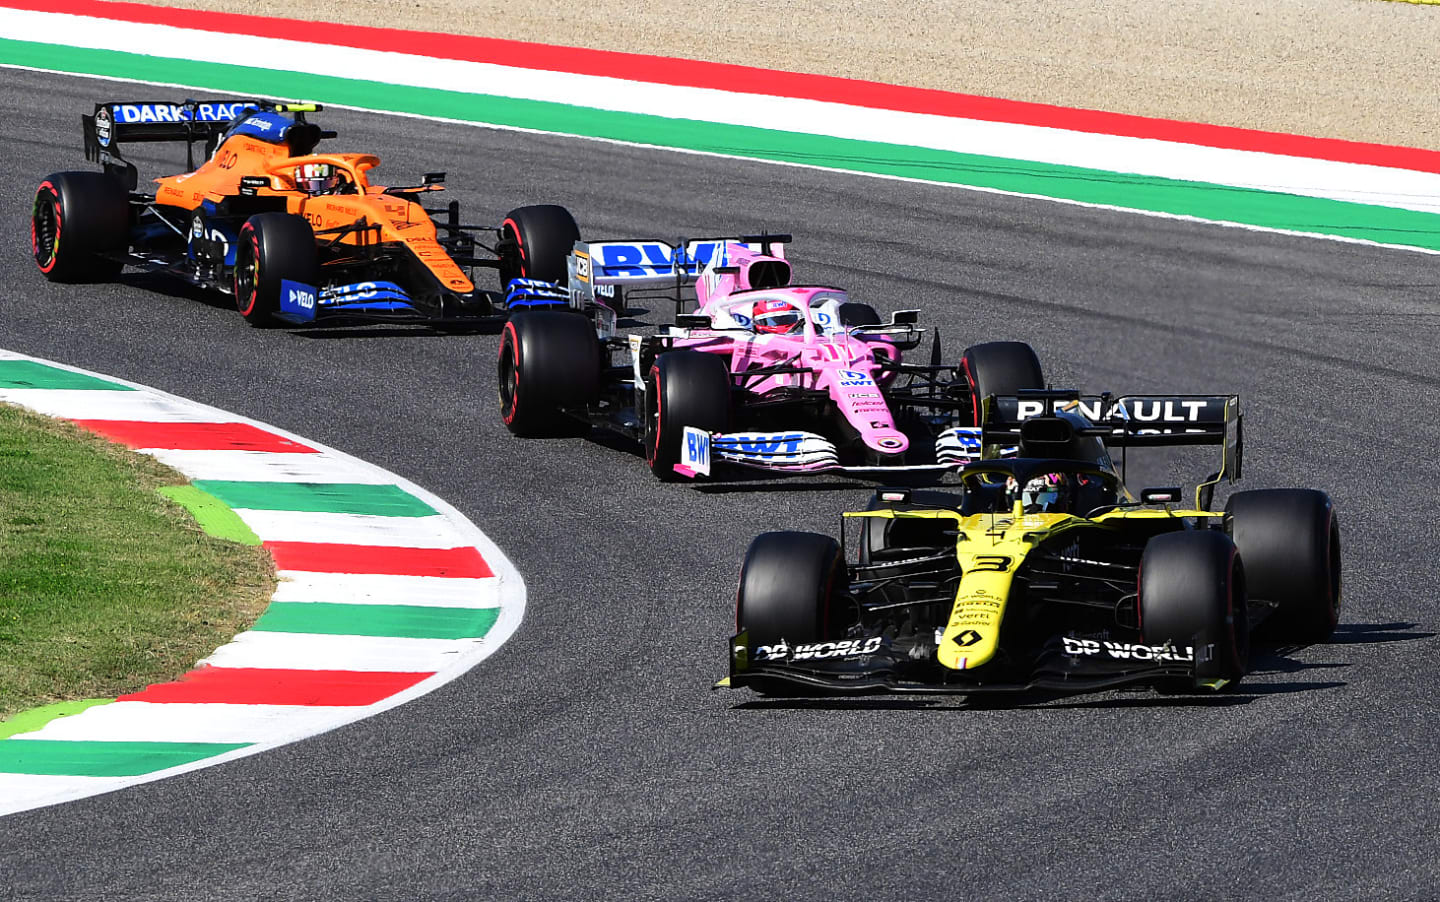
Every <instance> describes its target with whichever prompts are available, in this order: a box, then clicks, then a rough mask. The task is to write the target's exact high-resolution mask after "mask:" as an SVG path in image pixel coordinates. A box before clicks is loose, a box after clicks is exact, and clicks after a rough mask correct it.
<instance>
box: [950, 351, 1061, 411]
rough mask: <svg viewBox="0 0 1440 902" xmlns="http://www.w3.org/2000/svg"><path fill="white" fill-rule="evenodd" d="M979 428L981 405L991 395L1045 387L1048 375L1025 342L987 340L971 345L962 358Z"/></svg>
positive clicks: (961, 363) (1011, 393)
mask: <svg viewBox="0 0 1440 902" xmlns="http://www.w3.org/2000/svg"><path fill="white" fill-rule="evenodd" d="M960 368H961V370H962V371H963V372H964V374H965V379H966V381H967V382H968V383H969V384H970V400H971V403H972V404H973V405H974V408H975V415H974V421H973V425H975V426H979V425H980V405H981V403H982V402H983V401H984V400H985V399H986V398H988V397H990V396H991V395H1013V394H1015V393H1016V392H1017V391H1019V390H1021V389H1027V388H1044V387H1045V374H1044V373H1043V372H1042V371H1041V369H1040V358H1039V357H1037V356H1036V355H1035V349H1034V348H1032V347H1030V346H1029V345H1028V344H1026V343H1025V342H1023V341H987V342H985V343H984V344H978V345H971V346H970V347H968V348H966V349H965V353H964V355H962V356H961V358H960Z"/></svg>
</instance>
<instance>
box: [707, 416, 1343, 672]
mask: <svg viewBox="0 0 1440 902" xmlns="http://www.w3.org/2000/svg"><path fill="white" fill-rule="evenodd" d="M987 404H989V402H987ZM1056 405H1058V409H1047V408H1054V407H1055V406H1056ZM1027 413H1033V414H1037V415H1034V416H1028V417H1027V416H1022V415H1023V414H1027ZM1240 426H1241V424H1240V413H1239V399H1238V398H1237V397H1235V396H1213V397H1211V396H1169V397H1156V396H1145V397H1134V396H1132V397H1122V398H1112V397H1080V396H1078V395H1075V394H1073V393H1062V392H1032V393H1024V394H1022V395H1020V396H1017V397H1011V398H997V399H993V404H990V406H989V415H988V416H987V418H986V426H985V431H984V433H983V442H984V455H985V456H984V459H981V460H978V461H975V462H973V463H971V464H969V465H967V466H966V467H965V468H964V470H963V471H962V472H961V474H960V475H961V480H962V489H963V491H962V492H960V493H959V494H945V493H940V492H929V493H920V492H912V491H909V490H905V489H894V490H891V489H882V490H880V491H879V492H877V493H876V495H875V498H874V500H873V501H872V503H871V504H870V506H869V509H867V510H865V511H859V512H853V513H847V514H845V517H846V518H849V519H848V521H843V522H851V523H855V522H856V521H858V525H859V536H858V553H857V555H856V560H855V562H854V563H849V562H848V561H847V554H846V552H845V551H844V547H843V545H842V543H841V542H837V541H836V540H835V539H832V538H830V537H828V536H825V535H819V534H816V533H803V532H771V533H765V534H762V535H760V536H759V537H758V538H756V539H755V541H754V542H753V543H752V544H751V545H750V548H749V550H748V551H747V552H746V555H745V560H744V565H743V567H742V569H741V575H740V587H739V591H738V593H737V598H736V614H735V619H736V626H737V633H736V635H735V636H734V637H733V638H732V640H731V642H730V647H729V657H730V675H729V677H728V678H727V679H726V680H722V681H721V685H722V686H724V685H728V686H731V687H742V686H748V687H751V688H752V689H754V690H757V691H759V692H762V693H768V694H782V695H783V694H791V693H797V692H801V693H803V692H813V691H816V690H826V691H835V692H866V691H890V692H916V693H960V694H973V693H984V692H1002V691H1021V690H1029V689H1044V690H1053V691H1057V692H1061V693H1070V692H1081V691H1089V690H1098V689H1105V688H1110V687H1118V686H1124V685H1137V684H1138V685H1141V686H1144V685H1149V686H1153V687H1154V688H1155V689H1157V690H1160V691H1162V692H1195V691H1208V690H1214V689H1220V688H1223V687H1226V686H1229V685H1233V684H1235V683H1237V682H1238V681H1239V680H1240V679H1241V677H1243V676H1244V675H1245V673H1246V671H1247V669H1248V663H1249V648H1250V637H1251V633H1252V630H1259V631H1261V633H1257V635H1260V634H1262V633H1263V634H1268V638H1269V639H1272V640H1274V641H1277V642H1280V643H1313V642H1323V641H1325V640H1326V639H1328V638H1329V636H1330V635H1331V633H1332V632H1333V631H1334V629H1335V626H1336V622H1337V620H1338V618H1339V613H1340V529H1339V523H1338V519H1337V517H1336V513H1335V509H1334V506H1333V505H1332V504H1331V501H1330V498H1329V497H1328V496H1327V495H1326V494H1325V493H1324V492H1321V491H1315V490H1312V489H1262V490H1258V491H1244V492H1234V493H1232V494H1231V495H1230V496H1229V499H1228V500H1227V502H1226V504H1225V506H1224V508H1223V509H1221V510H1217V509H1215V507H1214V505H1213V502H1212V498H1213V493H1214V490H1215V487H1216V485H1218V484H1219V483H1221V482H1222V481H1226V480H1228V481H1230V482H1231V483H1233V482H1234V481H1235V480H1236V479H1238V478H1239V476H1240V466H1241V455H1242V441H1241V432H1240ZM1212 443H1213V444H1216V445H1219V446H1220V447H1221V448H1222V449H1223V450H1222V451H1221V465H1220V468H1219V470H1218V471H1216V472H1215V473H1212V474H1210V476H1209V477H1208V478H1207V479H1205V480H1203V481H1202V482H1201V483H1200V484H1199V485H1198V486H1197V488H1196V496H1195V505H1194V507H1188V506H1186V505H1185V504H1183V503H1182V501H1181V495H1182V490H1181V489H1180V488H1178V487H1164V488H1148V489H1143V490H1141V491H1140V492H1139V495H1138V497H1137V496H1136V495H1133V494H1131V493H1130V492H1129V491H1128V490H1127V489H1126V487H1125V484H1124V479H1123V475H1124V469H1125V468H1124V463H1123V458H1122V463H1121V466H1120V467H1118V468H1117V467H1116V466H1115V464H1114V462H1113V460H1112V457H1111V449H1121V450H1122V453H1123V451H1124V449H1129V448H1136V447H1154V446H1165V445H1184V444H1212ZM1009 445H1014V446H1016V447H1018V456H1015V457H1009V458H1002V457H998V456H996V452H997V450H998V449H999V448H1001V447H1005V446H1009ZM841 536H842V539H843V538H844V537H845V530H844V529H842V531H841Z"/></svg>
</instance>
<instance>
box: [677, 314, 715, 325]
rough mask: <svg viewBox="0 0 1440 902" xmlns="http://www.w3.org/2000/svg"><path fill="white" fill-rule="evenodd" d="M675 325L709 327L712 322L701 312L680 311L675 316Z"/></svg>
mask: <svg viewBox="0 0 1440 902" xmlns="http://www.w3.org/2000/svg"><path fill="white" fill-rule="evenodd" d="M675 325H677V326H679V327H680V328H682V329H709V328H711V327H712V326H713V325H714V324H713V323H712V322H711V320H710V317H708V316H705V315H704V314H701V313H681V314H678V315H677V316H676V317H675Z"/></svg>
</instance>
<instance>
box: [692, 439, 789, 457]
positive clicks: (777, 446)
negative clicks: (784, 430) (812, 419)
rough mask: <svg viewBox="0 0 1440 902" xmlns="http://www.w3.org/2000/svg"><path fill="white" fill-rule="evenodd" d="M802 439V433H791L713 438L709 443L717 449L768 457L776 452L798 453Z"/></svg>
mask: <svg viewBox="0 0 1440 902" xmlns="http://www.w3.org/2000/svg"><path fill="white" fill-rule="evenodd" d="M803 441H805V436H804V435H793V434H792V435H776V436H771V437H767V438H728V437H727V438H715V439H712V440H711V444H712V446H713V447H714V448H715V449H716V450H717V451H721V450H723V451H731V450H733V451H736V452H739V453H740V454H753V455H758V456H765V457H769V456H773V455H777V454H796V453H799V451H800V443H801V442H803Z"/></svg>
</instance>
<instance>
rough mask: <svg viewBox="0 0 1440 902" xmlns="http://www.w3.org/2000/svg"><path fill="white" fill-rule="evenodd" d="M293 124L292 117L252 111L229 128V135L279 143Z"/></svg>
mask: <svg viewBox="0 0 1440 902" xmlns="http://www.w3.org/2000/svg"><path fill="white" fill-rule="evenodd" d="M294 124H295V121H294V120H293V119H290V118H289V117H287V116H282V115H280V114H279V113H265V112H259V111H257V112H253V113H251V114H250V115H249V116H246V117H245V118H244V119H242V120H240V121H239V122H238V123H237V124H236V125H235V126H233V127H232V128H231V129H230V132H229V134H231V135H245V136H246V137H249V138H259V139H260V140H261V141H268V142H270V143H271V144H279V143H280V142H282V141H284V140H285V133H286V132H288V131H289V130H290V127H291V126H292V125H294Z"/></svg>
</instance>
